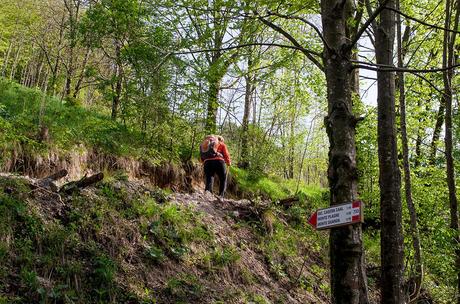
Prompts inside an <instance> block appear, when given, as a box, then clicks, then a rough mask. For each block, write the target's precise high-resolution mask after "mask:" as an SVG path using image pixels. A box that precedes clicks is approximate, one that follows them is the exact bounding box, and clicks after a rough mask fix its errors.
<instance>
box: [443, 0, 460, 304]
mask: <svg viewBox="0 0 460 304" xmlns="http://www.w3.org/2000/svg"><path fill="white" fill-rule="evenodd" d="M459 15H460V1H450V0H446V18H445V22H444V43H443V51H442V66H443V68H444V71H443V83H444V95H443V101H444V105H445V123H446V130H445V133H446V134H445V136H444V144H445V146H446V176H447V187H448V189H449V205H450V228H451V229H452V230H453V232H454V240H453V244H454V246H455V254H456V258H455V267H456V272H457V303H460V248H459V247H458V244H459V242H460V237H459V223H458V201H457V193H456V186H455V166H454V159H453V155H452V153H453V152H452V150H453V143H452V93H453V90H452V80H453V77H454V71H453V69H452V68H451V67H452V66H453V65H454V64H455V56H454V48H455V38H456V34H457V33H456V32H455V31H454V32H451V31H450V28H451V26H452V25H453V27H452V28H453V29H458V25H459ZM453 16H454V20H453V22H452V17H453Z"/></svg>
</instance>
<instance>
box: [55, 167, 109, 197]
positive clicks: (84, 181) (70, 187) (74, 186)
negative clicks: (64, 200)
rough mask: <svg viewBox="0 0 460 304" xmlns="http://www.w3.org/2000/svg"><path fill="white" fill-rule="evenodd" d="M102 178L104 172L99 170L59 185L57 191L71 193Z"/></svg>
mask: <svg viewBox="0 0 460 304" xmlns="http://www.w3.org/2000/svg"><path fill="white" fill-rule="evenodd" d="M103 178H104V173H102V172H99V173H97V174H94V175H91V176H88V177H87V176H86V175H85V176H84V177H82V178H81V179H80V180H78V181H73V182H70V183H67V184H65V185H63V186H62V187H61V189H60V190H59V192H63V193H66V194H71V193H72V192H74V191H77V190H80V189H83V188H85V187H88V186H91V185H92V184H95V183H97V182H99V181H101V180H102V179H103Z"/></svg>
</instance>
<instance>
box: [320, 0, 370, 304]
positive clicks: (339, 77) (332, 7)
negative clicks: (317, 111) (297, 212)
mask: <svg viewBox="0 0 460 304" xmlns="http://www.w3.org/2000/svg"><path fill="white" fill-rule="evenodd" d="M349 7H352V5H351V2H350V1H338V0H322V1H321V16H322V18H321V19H322V25H323V33H324V39H325V41H326V43H327V45H325V46H324V66H325V73H326V81H327V88H328V90H327V100H328V116H327V117H326V118H325V125H326V131H327V134H328V137H329V167H328V180H329V187H330V191H331V194H330V204H331V206H332V205H336V204H340V203H345V202H351V201H353V200H356V199H358V194H357V187H358V183H357V179H358V174H357V168H356V147H355V125H356V121H357V119H356V118H355V117H354V116H353V114H352V98H351V83H350V80H351V79H352V76H351V73H352V69H351V66H350V61H349V60H350V58H351V50H350V49H349V48H348V47H347V43H348V39H349V37H347V35H346V33H347V32H346V29H347V21H348V20H349V18H350V16H351V12H350V10H348V9H346V8H349ZM329 244H330V258H331V266H330V267H331V292H332V303H353V304H358V303H368V302H369V301H368V299H367V283H366V277H365V275H364V274H365V272H364V265H362V261H363V255H364V251H363V245H362V228H361V224H356V225H351V226H345V227H340V228H333V229H331V232H330V237H329Z"/></svg>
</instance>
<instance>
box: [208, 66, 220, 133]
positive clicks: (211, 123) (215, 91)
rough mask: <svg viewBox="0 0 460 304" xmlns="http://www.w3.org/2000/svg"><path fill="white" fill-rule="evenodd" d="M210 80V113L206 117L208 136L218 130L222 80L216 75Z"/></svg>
mask: <svg viewBox="0 0 460 304" xmlns="http://www.w3.org/2000/svg"><path fill="white" fill-rule="evenodd" d="M211 73H212V72H211ZM210 78H211V79H210V80H209V87H208V112H207V116H206V126H205V129H206V132H207V133H208V134H214V133H216V130H217V110H218V109H219V91H220V81H221V79H219V78H218V77H216V76H215V75H211V76H210Z"/></svg>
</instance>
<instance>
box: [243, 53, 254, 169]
mask: <svg viewBox="0 0 460 304" xmlns="http://www.w3.org/2000/svg"><path fill="white" fill-rule="evenodd" d="M251 56H252V52H251V53H250V54H249V55H248V73H247V76H246V77H245V80H246V90H245V93H244V113H243V121H242V123H241V133H242V134H241V161H240V165H239V166H240V167H241V168H247V167H248V166H249V116H250V115H251V114H250V113H251V105H252V99H253V98H252V96H253V93H254V85H253V81H254V75H253V72H252V66H253V60H252V58H251ZM253 116H255V113H253Z"/></svg>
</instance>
